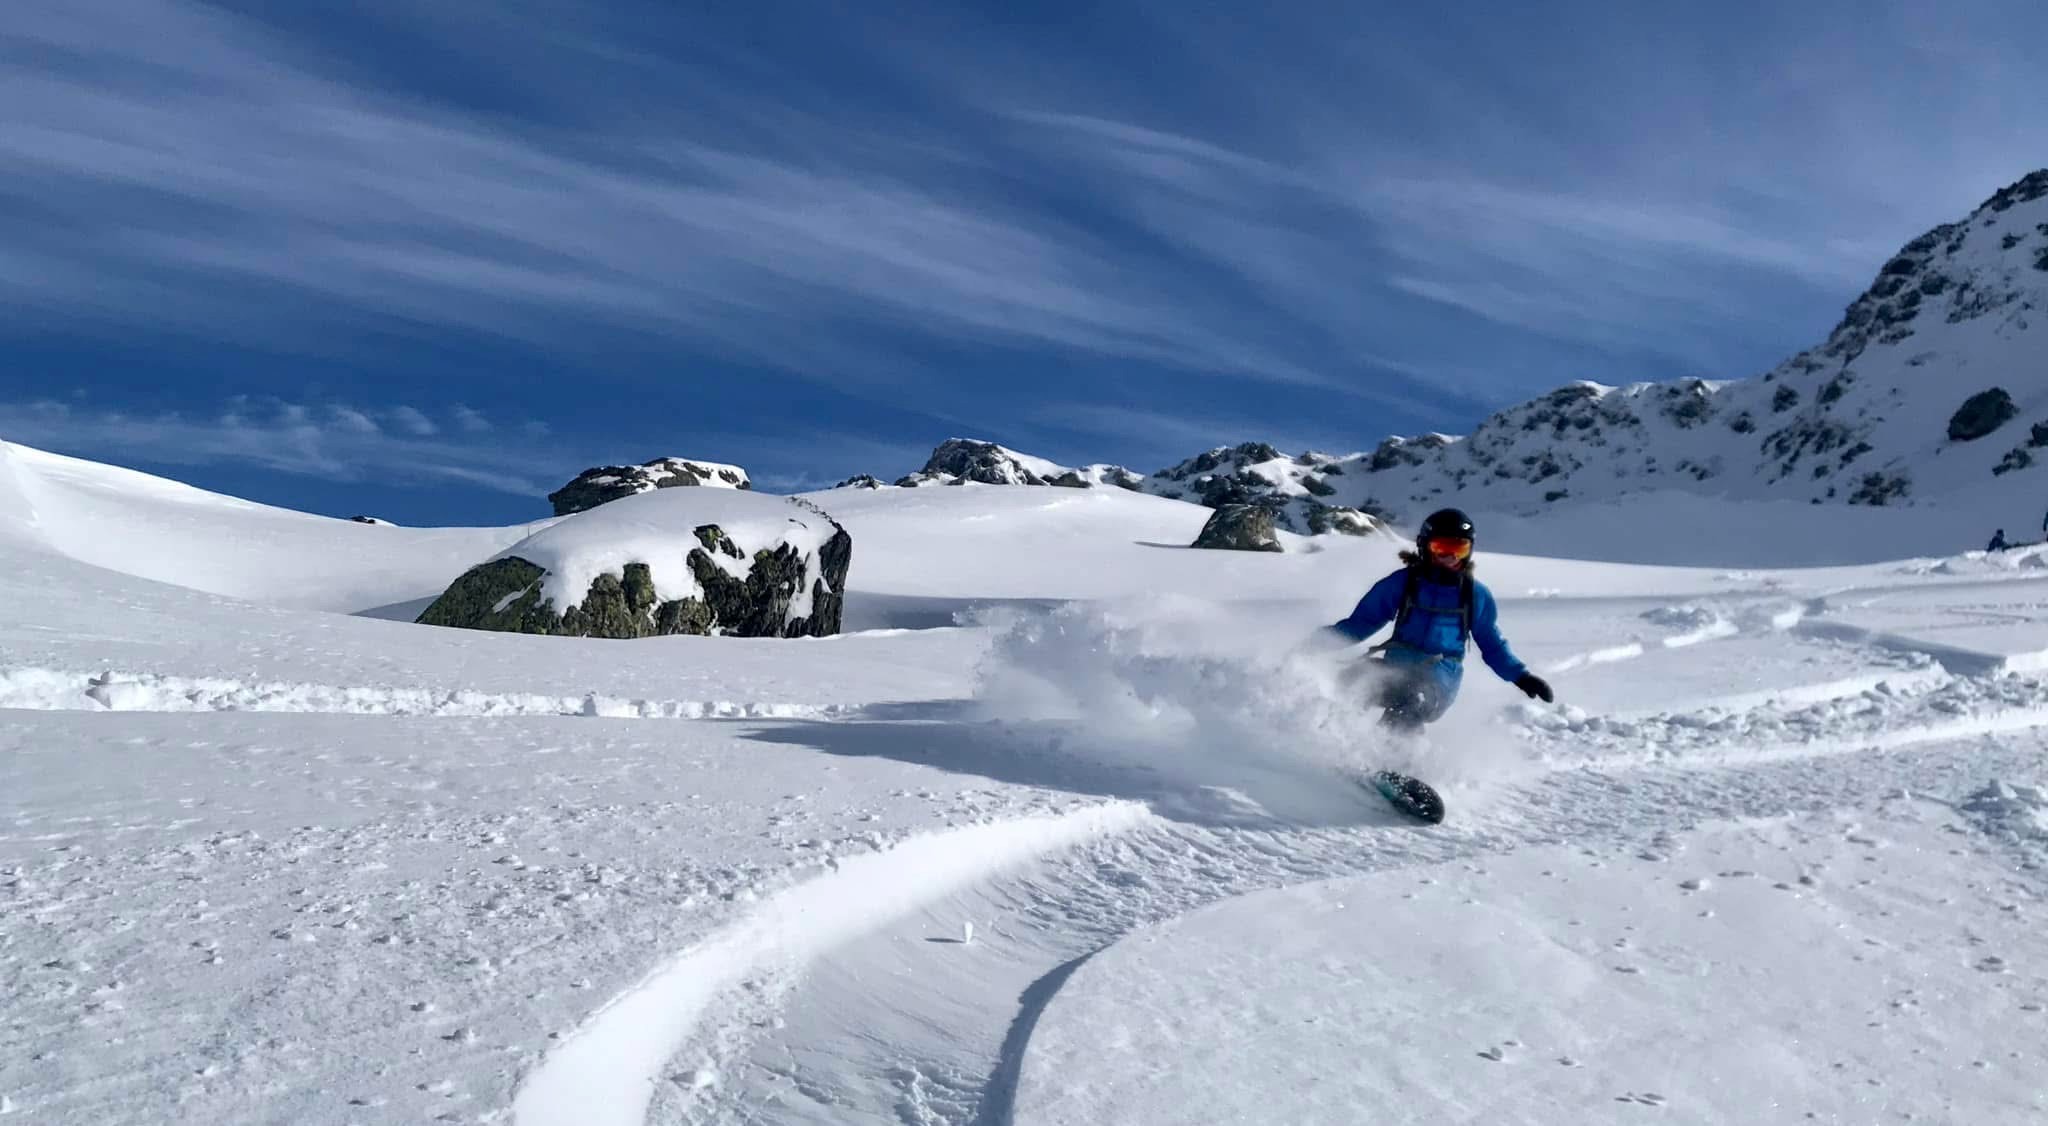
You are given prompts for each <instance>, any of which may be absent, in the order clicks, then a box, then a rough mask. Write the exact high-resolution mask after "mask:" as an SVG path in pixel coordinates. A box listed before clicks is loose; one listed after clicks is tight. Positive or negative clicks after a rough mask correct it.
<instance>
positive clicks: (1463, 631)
mask: <svg viewBox="0 0 2048 1126" xmlns="http://www.w3.org/2000/svg"><path fill="white" fill-rule="evenodd" d="M1471 640H1472V572H1471V571H1469V570H1465V571H1460V572H1458V648H1459V649H1463V648H1465V645H1466V643H1468V642H1470V641H1471Z"/></svg>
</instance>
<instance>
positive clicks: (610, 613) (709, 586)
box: [418, 524, 853, 639]
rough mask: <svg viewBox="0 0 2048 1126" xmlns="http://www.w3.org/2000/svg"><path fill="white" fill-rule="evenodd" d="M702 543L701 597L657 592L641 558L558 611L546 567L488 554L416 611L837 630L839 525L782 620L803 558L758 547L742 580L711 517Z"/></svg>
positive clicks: (616, 634)
mask: <svg viewBox="0 0 2048 1126" xmlns="http://www.w3.org/2000/svg"><path fill="white" fill-rule="evenodd" d="M696 536H697V540H698V542H699V543H701V544H702V545H703V546H702V547H696V548H692V549H690V553H689V555H688V557H687V558H686V560H685V562H686V565H687V566H688V567H689V569H690V574H691V575H693V576H694V577H695V578H696V580H697V582H698V585H699V586H700V587H701V588H702V589H703V591H704V597H702V598H679V599H670V600H667V601H663V600H662V599H661V598H660V596H659V595H658V594H657V593H656V591H655V587H654V576H653V572H652V571H651V570H650V569H649V568H648V566H647V564H646V563H644V562H634V563H628V564H626V565H625V566H624V567H622V568H621V569H620V573H619V574H617V575H613V574H610V573H608V572H607V573H604V574H600V575H598V576H597V578H595V579H593V580H592V581H591V584H590V589H589V591H588V592H586V593H585V594H584V596H583V599H582V601H581V602H579V603H577V604H576V605H574V606H570V607H568V608H566V609H563V610H560V611H557V609H556V607H555V605H554V603H553V601H551V600H548V599H545V598H543V597H542V595H541V588H542V581H543V580H544V579H545V578H546V577H547V572H546V571H545V570H544V569H543V568H541V567H540V566H539V565H537V564H535V563H532V562H529V561H528V560H525V559H520V558H518V557H508V558H504V559H494V560H492V561H490V562H488V563H483V564H479V565H478V566H475V567H472V568H470V569H469V570H468V571H466V572H464V573H463V574H462V576H461V577H460V578H458V579H456V580H455V582H453V583H452V584H450V585H449V587H448V590H447V591H446V592H445V593H443V594H442V595H441V597H439V598H437V599H435V600H434V601H433V603H432V604H431V605H429V606H428V607H427V608H426V610H425V611H424V612H422V613H421V614H420V616H419V618H418V621H419V622H420V623H421V624H422V625H432V626H450V627H455V628H460V629H482V630H495V631H498V632H505V633H532V634H552V635H559V636H567V637H603V638H616V639H629V638H640V637H661V636H668V635H672V634H696V635H700V636H701V635H705V634H714V633H716V634H725V635H731V636H737V637H825V636H829V635H831V634H835V633H838V632H839V630H840V625H841V622H842V621H843V619H844V614H845V595H844V591H845V589H846V575H847V571H848V570H849V569H850V567H851V565H852V561H853V538H852V537H851V536H849V535H847V533H846V530H845V529H844V528H837V529H836V530H835V531H834V532H833V535H832V538H831V539H829V540H827V541H826V542H825V543H824V544H823V545H822V546H821V547H820V548H819V551H818V571H819V572H820V577H819V578H817V579H814V580H813V581H812V583H811V590H810V597H811V612H810V613H809V614H808V615H807V616H805V617H801V618H797V619H794V620H788V617H789V609H790V604H791V603H792V602H793V601H795V599H796V597H797V595H798V594H799V592H800V589H801V584H802V582H803V578H804V572H805V567H804V558H803V555H802V553H800V552H799V551H798V550H797V548H796V547H794V546H792V545H790V544H781V545H778V546H777V547H776V548H774V549H773V550H772V551H771V550H763V551H757V552H755V553H754V558H753V565H752V567H751V569H750V570H749V572H748V574H747V576H746V577H745V578H744V579H741V578H736V577H734V576H733V575H732V574H730V573H729V572H727V571H726V570H725V568H724V566H722V565H721V564H720V563H719V562H718V561H717V560H715V559H713V558H712V555H711V553H712V552H717V553H718V554H720V555H724V556H727V557H729V558H732V559H743V558H744V557H745V556H744V554H743V552H742V551H741V549H740V547H739V545H737V544H735V543H734V542H733V540H732V538H731V537H730V536H728V535H726V534H725V531H724V529H722V528H720V527H718V526H717V525H716V524H706V525H703V526H701V527H699V528H697V529H696Z"/></svg>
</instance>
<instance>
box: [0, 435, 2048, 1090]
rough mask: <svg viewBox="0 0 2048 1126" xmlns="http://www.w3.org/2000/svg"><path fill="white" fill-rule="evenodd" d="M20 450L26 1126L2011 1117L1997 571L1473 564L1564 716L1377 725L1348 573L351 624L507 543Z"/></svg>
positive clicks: (1087, 528)
mask: <svg viewBox="0 0 2048 1126" xmlns="http://www.w3.org/2000/svg"><path fill="white" fill-rule="evenodd" d="M0 455H4V465H0V469H4V473H0V1111H4V1112H5V1115H4V1120H5V1121H8V1122H12V1121H22V1122H33V1123H37V1124H39V1126H40V1124H43V1123H54V1124H58V1126H75V1124H85V1123H92V1124H95V1126H97V1124H101V1123H115V1124H122V1123H134V1124H143V1123H150V1124H155V1123H165V1122H195V1123H199V1122H204V1123H244V1122H247V1123H259V1122H292V1123H314V1124H318V1123H336V1124H340V1123H366V1124H367V1123H384V1122H422V1121H468V1122H495V1123H507V1124H516V1126H553V1124H557V1123H570V1122H574V1123H579V1124H582V1123H604V1122H635V1123H637V1122H650V1123H679V1122H692V1123H821V1124H823V1123H831V1124H835V1126H839V1124H848V1123H906V1122H908V1123H960V1124H969V1123H974V1124H990V1123H1014V1124H1030V1123H1083V1122H1086V1123H1100V1122H1131V1123H1143V1122H1191V1121H1230V1120H1235V1121H1257V1122H1325V1121H1328V1122H1360V1121H1371V1122H1389V1123H1403V1122H1414V1123H1425V1122H1427V1123H1435V1122H1443V1121H1483V1122H1531V1123H1538V1122H1540V1123H1555V1122H1594V1123H1604V1122H1639V1121H1647V1120H1649V1119H1651V1118H1653V1117H1657V1118H1661V1119H1667V1120H1670V1121H1683V1122H1701V1123H1726V1124H1744V1126H1747V1124H1750V1123H1766V1122H1811V1121H1823V1122H1826V1121H1833V1122H1857V1123H1862V1122H1893V1121H1909V1120H1910V1121H1920V1122H1971V1123H1991V1124H2005V1123H2010V1124H2015V1126H2017V1124H2021V1123H2033V1122H2039V1121H2043V1120H2048V1087H2044V1085H2043V1082H2042V1080H2041V1076H2042V1075H2044V1074H2048V1059H2044V1058H2043V1055H2044V1053H2048V938H2044V930H2043V927H2042V923H2043V921H2044V918H2048V902H2044V898H2043V896H2044V893H2048V882H2044V873H2048V868H2044V867H2043V865H2044V864H2048V799H2044V797H2043V793H2044V790H2043V786H2044V783H2048V767H2044V765H2043V764H2044V762H2048V758H2044V752H2048V682H2044V680H2043V679H2042V670H2043V669H2044V668H2048V567H2044V566H2043V565H2042V562H2041V560H2042V558H2043V556H2042V554H2041V552H2040V551H2039V550H2031V551H2021V552H2012V553H2004V554H2000V555H1985V554H1984V553H1981V552H1968V551H1962V552H1959V551H1957V550H1955V549H1954V548H1953V547H1952V546H1948V545H1945V544H1944V543H1941V542H1937V541H1934V540H1931V539H1923V538H1916V535H1917V533H1916V532H1915V531H1914V530H1913V529H1914V527H1915V525H1914V524H1913V523H1912V521H1910V520H1906V521H1902V522H1901V523H1900V524H1899V525H1898V530H1897V531H1896V533H1895V534H1894V536H1895V538H1896V540H1897V543H1896V547H1897V550H1896V551H1895V552H1893V553H1892V554H1891V555H1890V556H1889V557H1887V558H1875V557H1866V560H1865V561H1864V562H1862V563H1859V564H1856V565H1840V566H1830V567H1825V568H1801V567H1791V566H1786V563H1787V562H1788V559H1787V558H1786V557H1785V556H1784V555H1774V554H1772V552H1773V551H1774V550H1789V546H1788V545H1790V544H1791V540H1792V538H1790V537H1771V536H1768V535H1765V536H1758V537H1754V538H1752V539H1749V540H1746V541H1743V542H1744V543H1745V544H1746V545H1747V548H1748V553H1747V554H1742V553H1740V552H1738V551H1737V548H1736V547H1735V546H1729V547H1727V549H1726V555H1725V557H1723V558H1720V559H1717V560H1716V562H1715V563H1714V565H1712V566H1689V567H1682V566H1642V565H1634V564H1620V563H1614V562H1603V561H1598V560H1597V559H1591V560H1589V559H1586V558H1584V556H1586V555H1587V554H1589V553H1597V550H1598V546H1599V544H1600V543H1601V542H1602V537H1601V536H1599V535H1597V534H1592V533H1594V532H1597V531H1598V529H1588V534H1586V535H1584V536H1582V537H1580V538H1578V539H1577V540H1575V543H1577V544H1579V545H1580V546H1579V548H1578V549H1577V550H1576V551H1575V552H1574V554H1576V555H1579V556H1581V558H1579V559H1564V558H1558V557H1556V556H1555V555H1548V554H1543V553H1530V554H1514V553H1502V552H1497V551H1492V550H1489V549H1488V547H1487V543H1488V541H1487V540H1486V539H1485V537H1484V533H1482V548H1481V552H1480V571H1479V576H1480V578H1481V579H1482V580H1483V581H1485V582H1487V583H1488V584H1489V585H1490V586H1491V587H1492V589H1493V590H1494V592H1495V594H1496V595H1497V596H1498V597H1499V598H1500V600H1501V605H1502V624H1503V628H1504V630H1505V632H1506V634H1507V636H1508V638H1509V640H1510V642H1511V643H1512V644H1513V646H1514V647H1515V649H1516V650H1517V652H1518V653H1519V654H1520V655H1521V656H1522V657H1523V658H1524V659H1525V660H1527V661H1528V662H1529V663H1530V664H1531V666H1532V667H1533V668H1535V669H1537V670H1538V671H1540V672H1542V673H1543V674H1544V675H1545V676H1548V677H1549V678H1550V679H1551V680H1552V682H1553V684H1554V685H1555V686H1556V688H1557V692H1558V701H1557V703H1556V704H1555V705H1549V706H1546V705H1541V704H1536V703H1533V702H1531V701H1528V700H1526V699H1524V698H1523V697H1522V696H1520V695H1519V694H1518V693H1516V692H1514V691H1513V690H1512V689H1511V688H1509V687H1508V686H1506V685H1503V684H1501V683H1500V682H1498V681H1497V680H1495V679H1493V678H1492V677H1491V676H1490V674H1488V673H1487V672H1486V670H1485V669H1484V668H1483V667H1482V666H1480V665H1479V664H1478V663H1477V662H1474V663H1473V664H1472V666H1471V668H1470V669H1468V671H1467V679H1466V688H1465V692H1464V696H1463V698H1462V699H1461V700H1460V702H1459V704H1458V706H1457V708H1456V709H1455V710H1454V711H1453V712H1452V714H1451V715H1450V716H1449V717H1448V718H1447V719H1446V720H1445V721H1444V722H1443V723H1441V724H1439V725H1436V726H1435V727H1433V728H1432V729H1431V731H1430V733H1429V735H1428V737H1427V738H1426V739H1425V740H1423V741H1421V742H1410V743H1396V742H1393V741H1390V740H1389V739H1388V738H1387V737H1386V736H1385V735H1384V733H1382V732H1381V731H1380V730H1379V729H1378V728H1377V727H1376V726H1375V725H1374V723H1373V719H1372V716H1371V715H1370V714H1369V713H1368V711H1367V710H1366V709H1365V708H1364V707H1363V706H1362V704H1361V702H1360V695H1361V693H1362V692H1363V691H1364V690H1365V689H1364V687H1363V686H1362V685H1361V684H1360V683H1359V682H1358V680H1357V677H1356V675H1355V674H1356V672H1357V670H1358V668H1359V666H1358V665H1357V664H1356V663H1355V658H1356V656H1357V655H1358V651H1359V649H1360V648H1361V647H1351V648H1349V649H1337V650H1333V649H1329V648H1326V647H1324V646H1322V645H1319V644H1317V643H1316V640H1315V631H1316V627H1317V626H1318V625H1319V624H1322V623H1325V622H1328V621H1331V620H1334V619H1335V618H1337V617H1338V616H1340V615H1341V614H1343V613H1344V612H1345V611H1346V610H1348V609H1349V608H1350V605H1351V603H1352V602H1353V601H1354V600H1355V599H1356V598H1357V597H1358V596H1359V595H1360V594H1361V593H1363V591H1364V589H1365V588H1366V586H1367V585H1368V584H1369V583H1370V582H1371V581H1372V580H1374V579H1375V578H1377V577H1379V576H1380V575H1382V574H1384V573H1386V572H1387V571H1388V570H1390V569H1392V567H1393V566H1394V560H1393V552H1394V549H1395V547H1396V546H1397V544H1396V543H1395V542H1394V541H1393V540H1391V539H1387V538H1381V537H1366V538H1362V539H1344V540H1343V542H1334V541H1335V540H1336V539H1337V537H1324V538H1321V539H1317V540H1313V541H1309V540H1297V539H1289V540H1288V547H1289V550H1288V551H1287V552H1284V553H1279V554H1269V555H1254V554H1250V553H1228V552H1198V551H1191V550H1188V549H1187V548H1186V547H1185V546H1183V545H1185V544H1186V543H1187V542H1188V541H1190V540H1191V539H1192V538H1193V536H1194V534H1195V532H1196V531H1197V530H1199V528H1200V526H1201V523H1202V521H1203V520H1204V519H1205V518H1206V510H1204V509H1201V508H1199V507H1196V506H1194V505H1191V504H1187V503H1182V502H1177V501H1173V500H1168V499H1164V498H1160V497H1154V496H1146V495H1140V494H1136V493H1130V492H1126V491H1124V490H1120V489H1118V490H1111V489H1100V490H1075V489H1042V488H1041V489H1034V488H1028V487H1003V486H961V487H932V488H919V489H894V490H854V489H846V490H833V491H831V492H829V493H824V494H818V495H816V496H815V498H814V499H816V500H817V501H818V502H819V503H820V504H822V505H823V506H824V507H825V508H826V509H827V510H828V511H830V512H832V514H833V515H834V517H835V518H837V519H839V520H840V521H841V522H843V523H844V524H845V526H846V527H847V529H848V530H849V532H850V533H851V534H852V536H853V538H854V542H855V549H854V563H853V570H852V574H851V576H850V578H849V584H848V585H849V593H848V602H847V607H846V611H847V618H848V622H849V624H850V625H852V626H854V627H855V628H854V630H853V632H849V633H847V634H844V635H841V636H838V637H831V638H814V639H802V640H788V641H783V640H775V639H737V638H695V637H677V638H659V639H648V640H645V641H635V642H617V641H601V640H592V639H580V638H547V637H528V636H523V635H510V634H492V633H482V632H474V631H465V630H438V629H431V628H427V627H418V626H413V625H410V624H408V623H406V622H404V621H394V620H388V619H389V618H391V617H397V616H403V615H402V614H401V613H400V611H399V610H397V609H394V607H402V606H404V605H405V604H407V603H408V602H410V601H412V600H417V599H419V598H421V597H425V596H430V595H431V594H433V593H435V592H437V591H439V590H440V589H442V588H444V587H445V586H446V584H447V582H448V581H449V580H450V579H452V578H453V577H454V576H455V575H457V574H460V573H461V571H462V570H464V569H466V568H467V567H469V566H471V565H474V564H475V563H477V562H480V561H482V560H484V559H488V558H490V557H492V556H494V555H496V554H498V553H500V552H502V551H505V550H506V549H507V548H509V547H511V546H512V545H513V544H515V543H518V542H519V541H520V540H523V539H526V538H527V537H528V536H529V535H532V534H533V533H534V532H536V531H539V530H540V529H541V527H542V525H541V524H536V525H531V526H523V527H519V528H508V529H441V530H434V529H408V528H395V527H378V526H370V525H362V524H353V523H349V522H345V521H334V520H323V519H320V518H316V517H310V516H304V515H301V514H297V513H288V512H283V511H281V510H278V509H272V508H265V507H262V506H258V505H251V504H247V503H245V502H241V501H235V500H232V499H229V498H225V497H217V496H213V495H211V494H207V493H204V492H201V491H199V490H195V489H190V488H188V487H186V486H182V485H178V484H176V483H174V482H167V481H162V480H161V479H158V478H150V477H146V476H143V475H140V474H133V473H129V472H127V471H124V470H117V469H112V468H109V467H105V466H97V465H93V464H91V463H87V462H80V461H76V460H73V459H68V458H57V457H54V456H52V455H48V454H43V453H40V452H38V451H33V450H27V449H25V448H23V447H19V446H6V447H0ZM675 494H694V495H686V496H685V498H684V500H682V501H677V502H671V501H669V500H666V499H663V498H665V497H668V496H671V495H675ZM735 495H737V496H740V497H742V498H743V499H742V500H741V501H739V502H738V503H745V504H748V505H749V506H750V507H749V508H748V510H747V512H748V513H753V512H757V511H773V512H775V513H776V519H777V520H781V521H786V520H787V519H788V515H787V514H785V513H784V512H783V511H782V509H784V508H789V507H790V506H789V505H788V504H787V503H786V502H782V501H778V500H776V499H774V498H768V497H745V496H744V494H731V493H723V492H719V493H714V492H712V491H710V490H668V491H666V492H664V493H655V494H648V495H647V496H645V497H642V498H636V499H634V500H627V501H619V502H614V504H612V505H607V506H603V507H600V508H598V509H594V510H592V511H591V512H588V513H584V514H581V515H579V516H577V517H573V518H567V519H564V520H562V521H559V522H552V523H551V527H552V528H553V529H559V531H560V536H559V538H560V539H561V540H562V542H563V543H565V544H566V543H573V542H574V540H575V538H576V537H575V535H574V534H572V533H573V531H574V529H576V528H577V527H578V522H580V521H587V520H589V519H590V518H591V517H597V516H600V514H604V513H607V512H611V513H612V515H610V516H606V517H603V518H604V519H608V520H627V519H629V518H631V519H635V520H637V519H638V517H637V516H636V515H635V513H636V511H637V509H636V508H635V507H634V506H643V507H644V506H646V505H652V504H659V505H669V504H671V503H678V504H686V505H688V504H701V503H703V502H701V501H699V500H698V498H703V497H714V498H727V497H733V496H735ZM757 502H758V503H757ZM717 503H724V501H723V499H720V500H718V501H717ZM1702 503H1707V502H1702ZM760 505H766V506H768V507H767V509H761V508H760V507H759V506H760ZM777 506H780V507H777ZM1709 508H1711V505H1709ZM648 511H650V512H651V511H652V509H651V508H650V509H648ZM689 511H690V515H689V517H688V519H689V520H697V521H700V522H702V521H701V515H700V514H701V512H702V511H704V510H702V509H700V508H691V509H690V510H689ZM1746 511H1747V510H1746V509H1745V510H1737V509H1728V510H1726V511H1724V512H1722V513H1721V515H1723V516H1725V517H1727V519H1728V520H1729V521H1737V520H1739V519H1754V515H1755V514H1754V513H1753V512H1750V513H1749V514H1748V515H1747V516H1745V515H1744V512H1746ZM1802 511H1804V509H1803V508H1802ZM681 513H682V510H681V509H678V510H677V513H676V514H677V515H679V516H680V515H681ZM1713 515H1715V514H1714V512H1712V511H1708V510H1707V509H1697V508H1688V509H1686V510H1685V511H1684V512H1683V513H1682V516H1681V517H1675V518H1674V519H1678V518H1682V519H1684V520H1688V521H1693V520H1701V519H1705V518H1707V517H1711V516H1713ZM728 518H729V519H731V520H732V522H733V524H734V525H738V524H741V523H744V522H745V520H746V519H748V518H749V517H748V516H747V514H746V513H737V514H735V515H730V516H729V517H728ZM1862 518H1863V517H1862V516H1861V515H1860V514H1859V516H1858V519H1862ZM660 522H661V523H662V524H664V525H665V524H666V523H667V522H668V521H667V518H666V517H664V519H663V520H662V521H660ZM686 522H687V521H686ZM591 526H593V525H589V524H586V525H584V527H585V528H586V530H587V529H588V528H589V527H591ZM692 527H694V525H692ZM750 527H751V525H750ZM777 528H778V529H780V528H781V525H780V524H778V525H777ZM732 530H733V528H732V527H728V531H732ZM766 530H767V529H766V525H763V526H762V531H763V533H764V534H765V532H766ZM683 534H684V535H685V536H689V535H690V529H689V528H684V529H683ZM1623 538H1624V539H1626V538H1629V537H1623ZM1881 539H1882V537H1881V536H1878V535H1876V534H1873V535H1872V537H1871V541H1870V542H1871V543H1877V542H1880V541H1881ZM692 542H694V540H692ZM368 544H375V545H377V546H376V547H375V548H371V547H367V546H365V545H368ZM1792 554H1793V555H1794V556H1795V558H1793V559H1792V560H1789V561H1792V562H1796V555H1797V553H1796V552H1793V553H1792ZM565 558H566V555H565ZM363 611H372V613H369V614H365V613H362V612H363ZM1383 765H1392V766H1398V767H1403V768H1407V769H1410V770H1412V771H1414V772H1416V773H1418V774H1420V775H1422V776H1424V777H1426V778H1428V779H1429V780H1431V781H1432V782H1434V783H1436V784H1437V785H1438V786H1439V788H1441V789H1442V790H1443V792H1444V794H1445V796H1446V799H1447V801H1448V803H1449V806H1450V810H1451V815H1450V818H1449V820H1448V821H1447V822H1446V823H1445V824H1444V825H1442V826H1438V827H1433V828H1425V827H1421V826H1418V825H1415V824H1412V823H1409V822H1407V821H1404V820H1403V819H1402V818H1401V817H1400V816H1399V815H1398V814H1396V813H1394V812H1393V811H1392V810H1391V809H1389V808H1388V807H1387V806H1386V805H1385V803H1384V802H1383V801H1381V800H1380V799H1379V798H1378V797H1376V796H1374V795H1372V794H1370V793H1367V792H1366V791H1365V790H1364V789H1363V788H1361V787H1359V786H1358V785H1356V784H1355V782H1354V781H1353V780H1352V779H1351V777H1350V775H1349V773H1348V772H1351V771H1356V770H1360V769H1364V768H1368V767H1373V766H1383Z"/></svg>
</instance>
